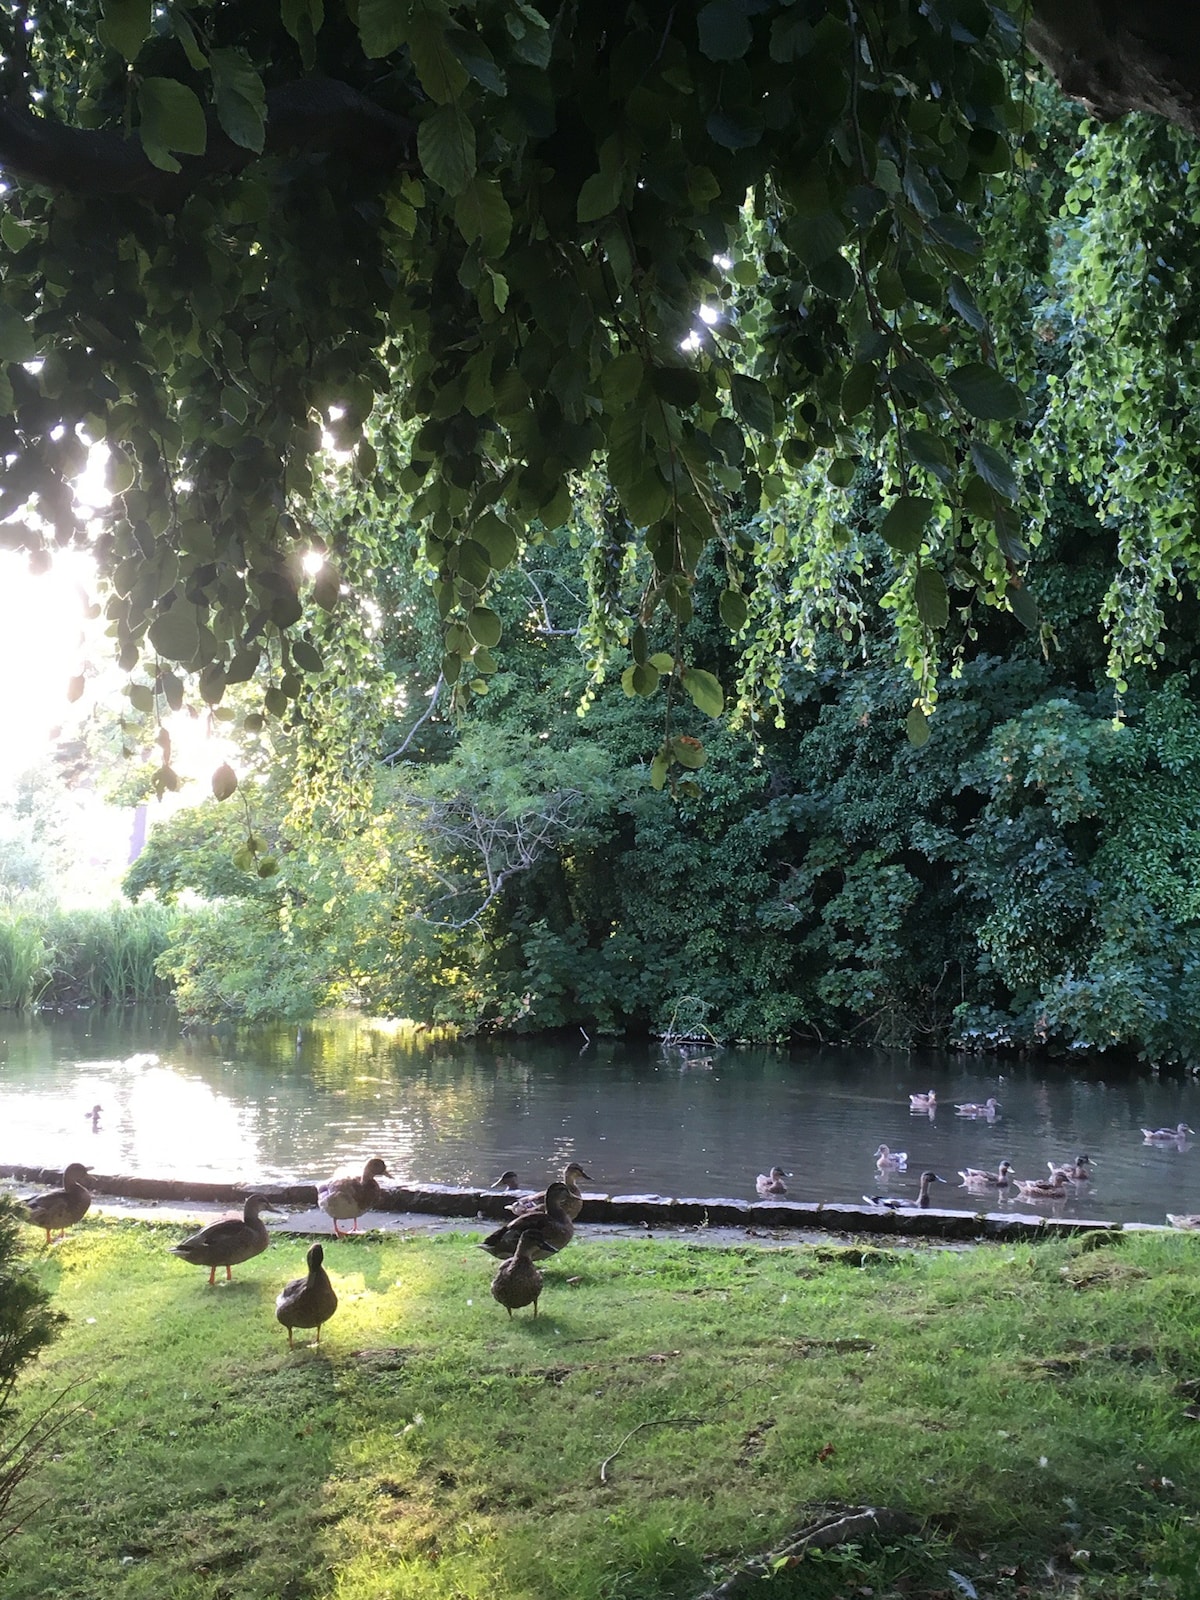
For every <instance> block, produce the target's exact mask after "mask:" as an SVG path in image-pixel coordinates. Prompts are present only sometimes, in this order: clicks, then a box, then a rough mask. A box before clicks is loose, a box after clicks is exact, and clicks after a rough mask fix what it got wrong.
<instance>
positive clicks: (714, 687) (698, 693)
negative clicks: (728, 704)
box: [683, 667, 725, 717]
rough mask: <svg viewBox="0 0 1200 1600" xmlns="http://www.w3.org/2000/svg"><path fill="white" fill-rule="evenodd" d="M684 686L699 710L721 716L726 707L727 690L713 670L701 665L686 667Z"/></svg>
mask: <svg viewBox="0 0 1200 1600" xmlns="http://www.w3.org/2000/svg"><path fill="white" fill-rule="evenodd" d="M683 687H684V688H685V689H686V690H687V692H688V694H689V695H690V696H691V698H692V704H693V705H694V706H695V707H696V709H697V711H703V712H704V714H705V716H707V717H719V716H720V715H721V712H722V711H723V710H724V709H725V691H724V690H723V689H722V688H721V685H720V683H719V681H718V680H717V679H716V678H714V677H713V675H712V673H711V672H705V671H703V670H702V669H701V668H700V667H684V669H683Z"/></svg>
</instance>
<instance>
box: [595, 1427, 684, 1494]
mask: <svg viewBox="0 0 1200 1600" xmlns="http://www.w3.org/2000/svg"><path fill="white" fill-rule="evenodd" d="M703 1421H704V1418H703V1417H655V1418H653V1419H652V1420H651V1421H649V1422H639V1423H638V1425H637V1427H636V1428H630V1430H629V1432H628V1433H627V1434H626V1435H625V1437H624V1438H623V1439H622V1440H621V1442H620V1444H619V1445H618V1446H617V1448H616V1449H615V1450H614V1451H613V1453H612V1455H610V1456H605V1458H604V1460H603V1461H602V1462H601V1463H600V1482H601V1483H607V1482H608V1467H609V1463H610V1462H612V1461H615V1460H616V1459H617V1457H618V1456H619V1455H620V1454H621V1451H622V1450H624V1448H625V1446H626V1445H627V1444H628V1443H629V1441H630V1439H632V1438H633V1436H634V1434H635V1433H641V1431H642V1429H643V1428H698V1427H700V1425H701V1424H702V1423H703Z"/></svg>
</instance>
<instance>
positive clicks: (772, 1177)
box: [754, 1167, 791, 1195]
mask: <svg viewBox="0 0 1200 1600" xmlns="http://www.w3.org/2000/svg"><path fill="white" fill-rule="evenodd" d="M790 1177H791V1173H790V1172H785V1171H784V1170H783V1168H782V1167H772V1168H771V1170H770V1172H760V1173H759V1175H758V1177H757V1178H755V1180H754V1187H755V1188H756V1189H757V1190H758V1192H759V1194H761V1195H773V1194H774V1195H780V1194H786V1193H787V1184H786V1183H784V1181H783V1180H784V1179H785V1178H790Z"/></svg>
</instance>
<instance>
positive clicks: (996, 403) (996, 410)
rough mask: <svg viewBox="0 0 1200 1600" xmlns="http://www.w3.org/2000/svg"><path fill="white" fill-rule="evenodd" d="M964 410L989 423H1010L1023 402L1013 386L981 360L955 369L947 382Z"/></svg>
mask: <svg viewBox="0 0 1200 1600" xmlns="http://www.w3.org/2000/svg"><path fill="white" fill-rule="evenodd" d="M946 381H947V382H948V383H949V385H950V387H951V389H952V390H953V391H954V394H955V396H956V397H957V399H958V401H959V402H960V404H961V405H962V407H963V409H964V410H965V411H968V412H969V413H970V414H971V416H973V417H981V418H983V419H984V420H986V421H989V422H1009V421H1011V420H1012V419H1013V418H1014V417H1019V416H1020V415H1021V414H1022V412H1023V411H1024V409H1025V401H1024V398H1023V397H1022V395H1021V391H1020V390H1019V389H1018V388H1017V386H1016V384H1015V383H1010V382H1009V381H1008V379H1007V378H1002V377H1001V376H1000V374H999V373H998V372H997V371H996V369H995V367H989V366H986V365H985V364H984V363H983V362H982V361H972V362H969V363H968V365H966V366H965V367H956V368H955V370H954V371H953V372H952V373H951V374H950V376H949V378H948V379H947V380H946Z"/></svg>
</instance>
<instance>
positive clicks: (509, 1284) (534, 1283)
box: [492, 1228, 557, 1317]
mask: <svg viewBox="0 0 1200 1600" xmlns="http://www.w3.org/2000/svg"><path fill="white" fill-rule="evenodd" d="M535 1251H536V1252H537V1259H544V1258H545V1257H546V1256H552V1255H554V1254H556V1252H557V1246H556V1245H552V1244H550V1243H548V1241H547V1240H546V1239H544V1238H543V1237H542V1235H541V1234H540V1233H536V1232H534V1230H533V1229H532V1228H529V1229H527V1230H526V1231H525V1232H524V1233H523V1234H522V1235H521V1237H520V1238H519V1239H518V1240H517V1252H516V1254H515V1255H512V1256H509V1258H508V1260H507V1261H505V1262H502V1263H501V1266H500V1269H499V1271H498V1272H497V1273H496V1276H495V1277H494V1278H493V1279H492V1296H493V1298H494V1299H496V1300H499V1302H500V1304H501V1305H502V1306H503V1307H504V1308H505V1310H506V1311H507V1312H508V1314H509V1316H510V1317H511V1316H512V1314H513V1312H514V1311H519V1310H520V1309H521V1307H522V1306H529V1305H531V1306H532V1307H533V1314H534V1316H535V1317H536V1316H537V1306H538V1296H539V1295H540V1294H541V1292H542V1287H543V1285H544V1283H545V1279H544V1278H543V1277H542V1275H541V1273H540V1272H539V1271H538V1269H537V1267H536V1266H535V1265H534V1260H535V1255H534V1252H535Z"/></svg>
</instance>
